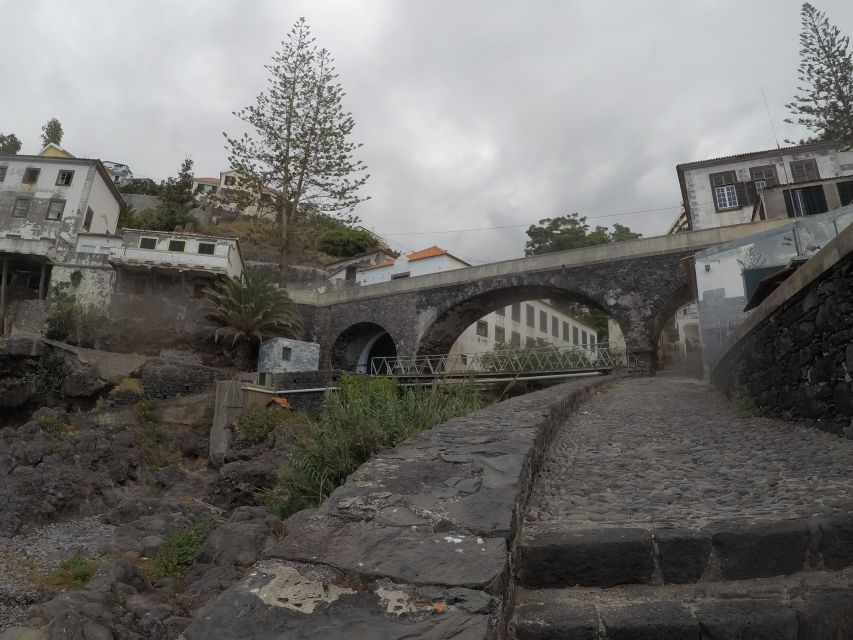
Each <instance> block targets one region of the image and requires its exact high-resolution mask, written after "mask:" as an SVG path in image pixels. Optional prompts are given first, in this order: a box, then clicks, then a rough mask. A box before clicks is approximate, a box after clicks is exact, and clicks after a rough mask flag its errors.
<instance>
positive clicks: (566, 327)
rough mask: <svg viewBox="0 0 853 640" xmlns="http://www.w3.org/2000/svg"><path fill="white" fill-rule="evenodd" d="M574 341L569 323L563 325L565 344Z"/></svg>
mask: <svg viewBox="0 0 853 640" xmlns="http://www.w3.org/2000/svg"><path fill="white" fill-rule="evenodd" d="M571 339H572V334H571V332H570V330H569V323H568V322H564V323H563V342H570V341H571Z"/></svg>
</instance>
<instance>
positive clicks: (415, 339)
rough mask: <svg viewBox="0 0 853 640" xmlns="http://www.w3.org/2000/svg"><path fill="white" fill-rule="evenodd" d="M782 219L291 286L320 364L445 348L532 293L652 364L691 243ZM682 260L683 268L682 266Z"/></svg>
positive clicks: (697, 246)
mask: <svg viewBox="0 0 853 640" xmlns="http://www.w3.org/2000/svg"><path fill="white" fill-rule="evenodd" d="M785 222H787V221H786V220H769V221H763V222H757V223H749V224H742V225H735V226H730V227H721V228H717V229H705V230H702V231H692V232H686V233H679V234H675V235H667V236H658V237H651V238H643V239H640V240H631V241H627V242H619V243H614V244H609V245H600V246H595V247H588V248H585V249H576V250H571V251H560V252H555V253H549V254H545V255H540V256H531V257H526V258H519V259H516V260H507V261H504V262H496V263H491V264H486V265H482V266H477V267H469V268H465V269H455V270H452V271H444V272H441V273H435V274H430V275H426V276H419V277H415V278H405V279H400V280H392V281H390V282H384V283H381V284H376V285H370V286H362V287H352V288H348V289H342V290H338V291H331V292H326V293H312V292H305V291H292V292H291V296H292V297H293V299H294V301H295V302H296V303H297V304H298V305H299V307H300V311H301V312H302V314H303V318H304V325H305V337H306V339H311V340H315V341H317V342H319V343H320V345H321V367H335V368H341V369H350V370H353V369H356V368H357V367H358V366H359V365H364V364H365V363H366V360H367V359H368V358H369V357H374V356H387V355H395V354H399V355H424V354H441V353H447V352H448V351H449V350H450V347H451V345H452V344H453V342H454V341H455V340H456V338H457V337H458V336H459V335H460V334H461V333H462V331H463V330H464V329H465V328H466V327H468V326H469V325H470V324H471V323H473V322H474V321H476V320H477V319H479V318H481V317H483V316H485V315H487V314H488V313H490V312H491V311H494V310H495V309H497V308H499V307H502V306H506V305H510V304H513V303H516V302H522V301H525V300H532V299H549V298H554V299H560V300H567V301H575V302H581V303H583V304H586V305H589V306H592V307H595V308H597V309H600V310H602V311H604V312H605V313H607V314H608V315H610V316H611V317H612V318H613V319H614V320H616V322H618V323H619V325H620V327H621V329H622V331H623V333H624V335H625V342H626V346H627V348H628V351H629V352H631V353H633V354H635V355H636V356H637V358H638V359H639V361H640V362H641V363H642V365H643V368H644V369H646V370H647V371H648V372H652V371H654V367H655V353H656V349H655V345H656V343H657V339H658V337H659V335H660V332H661V329H662V328H663V325H664V323H665V322H666V321H667V319H668V318H669V317H670V316H671V315H672V314H673V313H674V312H675V310H676V309H677V308H678V307H679V306H681V305H683V304H685V303H686V302H689V301H690V300H691V299H692V294H691V289H690V286H689V279H688V278H689V275H688V274H689V270H690V269H692V263H690V262H689V261H688V262H687V263H685V260H688V259H689V258H691V257H692V256H693V254H694V253H695V252H696V251H699V250H701V249H705V248H707V247H710V246H713V245H716V244H721V243H724V242H729V241H732V240H737V239H740V238H744V237H746V236H749V235H752V234H755V233H759V232H760V231H764V230H766V229H768V228H771V227H774V226H779V225H780V224H784V223H785ZM687 267H689V269H688V268H687Z"/></svg>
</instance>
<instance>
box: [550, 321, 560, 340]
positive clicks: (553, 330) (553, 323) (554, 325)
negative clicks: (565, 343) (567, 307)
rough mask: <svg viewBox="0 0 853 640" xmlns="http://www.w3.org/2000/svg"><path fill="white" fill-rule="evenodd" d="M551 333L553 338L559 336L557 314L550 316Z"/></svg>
mask: <svg viewBox="0 0 853 640" xmlns="http://www.w3.org/2000/svg"><path fill="white" fill-rule="evenodd" d="M551 335H552V336H554V337H555V338H559V337H560V321H559V320H558V319H557V316H552V317H551Z"/></svg>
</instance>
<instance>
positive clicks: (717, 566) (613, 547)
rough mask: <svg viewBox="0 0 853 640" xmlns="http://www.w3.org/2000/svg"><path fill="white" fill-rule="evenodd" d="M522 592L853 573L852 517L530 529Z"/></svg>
mask: <svg viewBox="0 0 853 640" xmlns="http://www.w3.org/2000/svg"><path fill="white" fill-rule="evenodd" d="M517 566H518V574H517V575H518V582H519V584H520V585H521V586H523V587H527V588H554V587H574V586H587V587H602V588H607V587H612V586H616V585H621V584H649V585H656V584H657V585H660V584H689V583H696V582H700V581H701V582H714V581H737V580H748V579H751V578H767V577H772V576H782V575H790V574H794V573H797V572H800V571H815V570H818V571H819V570H830V571H834V570H839V569H843V568H845V567H849V566H853V513H846V512H845V513H838V514H836V515H832V516H826V517H820V518H800V519H791V520H765V521H752V522H738V521H731V520H727V521H718V522H715V523H712V524H709V525H706V526H704V527H702V528H665V527H655V528H648V529H646V528H640V527H618V526H613V525H611V526H606V525H605V526H601V527H597V528H573V527H571V526H567V525H561V524H548V525H546V524H533V523H527V524H525V526H524V527H523V529H522V534H521V541H520V545H519V551H518V565H517Z"/></svg>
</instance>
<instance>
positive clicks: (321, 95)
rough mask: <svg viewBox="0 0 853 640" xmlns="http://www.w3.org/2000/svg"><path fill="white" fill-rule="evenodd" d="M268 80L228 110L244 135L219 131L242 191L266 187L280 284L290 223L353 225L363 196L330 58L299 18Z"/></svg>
mask: <svg viewBox="0 0 853 640" xmlns="http://www.w3.org/2000/svg"><path fill="white" fill-rule="evenodd" d="M266 69H267V71H268V72H269V80H268V83H267V88H266V90H264V91H262V92H261V93H259V94H258V96H257V99H256V104H254V105H252V106H249V107H246V108H245V109H241V110H240V111H237V112H235V113H234V115H235V116H237V117H238V118H239V119H240V120H242V121H243V122H244V123H246V124H248V125H249V127H250V129H251V133H244V134H243V135H242V136H235V137H231V136H229V135H228V134H227V133H225V134H224V135H225V139H226V148H227V149H228V152H229V157H228V160H229V162H230V164H231V167H232V168H233V169H235V170H236V171H237V173H238V174H239V176H240V179H239V182H238V185H237V186H238V187H239V188H241V189H243V190H246V191H248V192H250V193H258V194H260V193H263V189H264V188H268V189H271V190H272V191H273V192H274V193H275V196H274V197H273V198H272V209H273V210H274V212H275V216H276V226H277V231H278V234H277V235H278V238H277V239H278V245H279V246H278V250H279V260H278V262H279V283H280V284H282V285H284V284H286V279H287V265H288V261H289V257H290V249H291V243H292V235H293V234H292V231H293V226H294V222H295V220H296V218H297V217H298V216H301V215H304V214H305V213H309V212H318V213H327V214H330V215H335V216H338V217H340V218H343V219H348V220H350V221H352V220H353V217H352V210H353V208H354V207H355V205H357V204H358V203H359V202H361V201H363V200H364V199H365V198H363V197H361V196H359V194H358V192H359V189H360V188H361V187H362V186H363V185H364V183H365V182H366V181H367V178H368V175H367V174H366V173H365V170H366V168H365V166H364V164H363V163H362V162H361V161H360V160H357V159H356V158H355V152H356V150H357V149H358V148H359V147H360V146H361V145H359V144H355V143H353V142H351V141H350V139H349V138H350V134H351V133H352V130H353V128H354V126H355V121H354V120H353V118H352V116H351V115H350V114H349V113H347V112H345V111H344V110H343V107H342V99H343V97H344V92H343V89H342V88H341V85H340V83H339V82H338V80H337V79H338V75H337V73H336V71H335V67H334V59H333V58H332V56H331V54H330V53H329V51H328V50H326V49H318V47H317V46H316V44H315V38H314V37H313V36H312V35H311V30H310V28H309V27H308V24H307V22H306V21H305V19H304V18H299V19H298V20H297V21H296V23H295V24H294V25H293V28H292V29H291V30H290V32H289V33H288V35H287V37H286V38H285V40H284V41H283V42H282V43H281V49H280V50H279V51H277V52H276V53H275V54H274V55H273V57H272V61H271V63H269V64H267V65H266Z"/></svg>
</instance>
